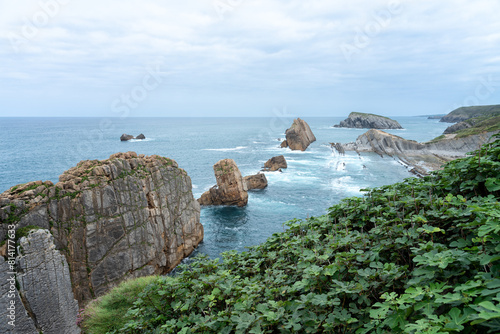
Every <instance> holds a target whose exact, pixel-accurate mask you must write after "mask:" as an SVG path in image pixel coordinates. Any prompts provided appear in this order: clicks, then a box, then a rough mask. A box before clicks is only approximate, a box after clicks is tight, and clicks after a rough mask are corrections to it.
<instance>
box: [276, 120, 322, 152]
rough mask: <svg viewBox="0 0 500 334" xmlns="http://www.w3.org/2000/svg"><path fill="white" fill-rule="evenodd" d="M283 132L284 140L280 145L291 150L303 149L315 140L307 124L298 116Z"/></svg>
mask: <svg viewBox="0 0 500 334" xmlns="http://www.w3.org/2000/svg"><path fill="white" fill-rule="evenodd" d="M285 134H286V140H285V141H283V142H282V143H281V147H282V148H285V147H289V148H290V149H291V150H292V151H305V150H306V149H307V147H309V145H311V143H312V142H315V141H316V137H315V136H314V134H313V132H312V131H311V128H310V127H309V124H307V123H306V122H305V121H304V120H302V119H300V118H297V119H295V120H294V121H293V124H292V126H291V127H290V128H289V129H288V130H286V132H285Z"/></svg>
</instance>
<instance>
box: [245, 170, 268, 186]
mask: <svg viewBox="0 0 500 334" xmlns="http://www.w3.org/2000/svg"><path fill="white" fill-rule="evenodd" d="M243 182H245V185H246V187H247V189H248V190H254V189H264V188H266V187H267V178H266V175H265V174H263V173H259V174H255V175H249V176H245V177H244V178H243Z"/></svg>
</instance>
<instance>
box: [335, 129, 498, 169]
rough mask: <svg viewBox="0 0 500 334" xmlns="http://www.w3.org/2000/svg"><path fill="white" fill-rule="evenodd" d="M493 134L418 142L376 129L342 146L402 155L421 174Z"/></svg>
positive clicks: (390, 154)
mask: <svg viewBox="0 0 500 334" xmlns="http://www.w3.org/2000/svg"><path fill="white" fill-rule="evenodd" d="M493 134H494V133H493V132H489V133H484V134H480V135H473V136H468V137H463V138H454V135H449V137H448V138H444V139H442V140H438V141H434V142H428V143H418V142H416V141H414V140H407V139H404V138H402V137H398V136H395V135H392V134H389V133H387V132H384V131H381V130H374V129H372V130H369V131H367V132H366V133H364V134H362V135H361V136H359V137H358V138H357V139H356V141H355V142H352V143H347V144H343V145H342V147H343V149H344V150H346V151H356V152H358V153H359V152H375V153H377V154H379V155H381V156H385V155H388V156H392V157H398V158H399V159H400V160H402V161H403V162H404V163H405V164H407V165H409V166H412V167H413V168H414V170H413V171H414V172H415V173H416V174H417V175H426V174H428V172H429V171H432V170H436V169H439V168H440V167H441V165H443V164H444V163H445V162H447V161H450V160H453V159H456V158H459V157H463V156H465V154H466V153H468V152H471V151H474V150H476V149H478V148H479V147H480V146H481V145H482V144H484V143H485V142H487V141H488V140H489V139H490V138H491V136H492V135H493Z"/></svg>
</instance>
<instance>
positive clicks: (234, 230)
mask: <svg viewBox="0 0 500 334" xmlns="http://www.w3.org/2000/svg"><path fill="white" fill-rule="evenodd" d="M344 118H345V117H331V118H308V117H304V118H303V119H304V120H305V121H307V122H308V124H309V125H310V127H311V130H312V131H313V133H314V134H315V136H316V138H317V141H316V142H314V143H313V144H311V146H310V147H309V148H308V149H307V150H306V151H305V152H296V151H291V150H289V149H281V148H279V145H280V143H281V141H280V140H282V139H284V132H285V130H286V129H287V128H288V127H290V125H291V124H292V121H293V119H292V118H289V117H275V118H126V119H119V118H108V119H100V118H0V156H1V157H2V158H1V159H0V192H3V191H5V190H7V189H9V188H10V187H12V186H14V185H16V184H20V183H25V182H29V181H36V180H43V181H45V180H50V181H52V182H54V183H56V182H57V181H58V177H59V175H60V174H62V172H63V171H65V170H67V169H69V168H70V167H72V166H74V165H76V164H77V163H78V162H79V161H81V160H87V159H107V158H108V157H109V156H110V155H111V154H113V153H116V152H127V151H134V152H137V153H138V154H146V155H152V154H158V155H161V156H166V157H169V158H171V159H174V160H176V161H177V163H178V164H179V166H180V167H181V168H183V169H185V170H186V171H187V173H188V175H189V176H190V177H191V180H192V183H193V194H194V196H195V198H198V197H200V196H201V194H202V193H203V192H204V191H206V190H208V189H209V188H210V187H211V186H213V185H214V184H215V183H216V182H215V177H214V173H213V169H212V166H213V165H214V164H215V163H216V162H217V161H219V160H221V159H226V158H231V159H234V161H235V162H236V163H237V165H238V167H239V168H240V171H241V172H242V175H244V176H246V175H252V174H256V173H258V172H259V170H260V169H261V167H262V166H263V165H264V162H266V161H267V160H268V159H270V158H272V157H273V156H276V155H281V154H283V155H284V156H285V158H286V160H287V162H288V169H285V170H283V172H282V173H280V172H266V177H267V179H268V182H269V185H268V187H267V188H266V189H264V190H259V191H251V192H250V194H249V200H248V206H247V207H245V208H237V207H208V208H202V210H201V223H202V224H203V225H204V228H205V240H204V241H203V243H202V244H201V245H200V246H199V247H198V249H197V251H196V253H205V254H207V255H209V256H210V257H211V258H216V257H219V255H220V253H221V252H225V251H229V250H237V251H242V250H245V249H246V247H249V246H253V245H256V244H259V243H261V242H263V241H265V240H266V238H268V237H269V236H271V235H272V234H273V233H276V232H280V231H283V229H284V225H283V223H284V222H286V221H288V220H290V219H294V218H300V219H303V218H307V217H311V216H318V215H322V214H325V213H326V212H327V209H328V208H329V207H330V206H332V205H334V204H336V203H338V202H339V201H340V200H341V199H343V198H345V197H349V196H361V195H362V192H360V190H361V189H364V188H367V187H376V186H381V185H385V184H391V183H394V182H398V181H402V180H403V179H405V178H408V177H413V175H412V174H411V173H409V171H408V169H407V168H406V167H405V166H403V165H401V164H400V163H399V162H398V161H396V160H395V159H393V158H390V157H384V158H381V157H380V156H378V155H377V154H371V153H363V154H361V156H358V154H357V153H355V152H347V153H346V155H345V156H341V155H339V154H338V153H337V152H333V151H332V149H331V148H330V145H329V142H342V143H344V142H350V141H354V140H355V139H356V138H357V137H358V136H359V135H361V134H363V133H364V132H365V131H366V130H365V129H339V128H333V127H332V126H333V125H334V124H338V123H339V122H340V121H341V120H343V119H344ZM393 118H394V119H396V120H397V121H399V122H400V124H401V125H402V126H403V127H404V128H405V129H404V130H388V131H387V132H390V133H393V134H395V135H398V136H401V137H404V138H406V139H414V140H417V141H427V140H430V139H433V138H435V137H437V136H439V135H441V134H442V133H443V131H444V129H446V127H447V126H448V125H449V124H446V123H439V121H438V120H429V119H427V118H426V117H393ZM123 133H127V134H131V135H133V136H137V135H139V134H140V133H143V134H144V135H145V136H146V140H142V141H140V140H132V141H129V142H121V141H120V136H121V135H122V134H123Z"/></svg>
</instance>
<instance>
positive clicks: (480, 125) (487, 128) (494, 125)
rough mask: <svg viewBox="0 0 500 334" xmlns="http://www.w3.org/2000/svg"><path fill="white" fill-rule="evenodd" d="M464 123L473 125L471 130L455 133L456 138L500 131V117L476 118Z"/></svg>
mask: <svg viewBox="0 0 500 334" xmlns="http://www.w3.org/2000/svg"><path fill="white" fill-rule="evenodd" d="M466 122H467V123H469V124H471V123H472V124H474V125H473V126H472V127H471V128H468V129H463V130H460V131H457V132H456V134H457V138H462V137H467V136H472V135H477V134H480V133H485V132H491V131H497V130H500V115H498V116H494V117H477V118H473V119H470V120H467V121H466Z"/></svg>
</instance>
